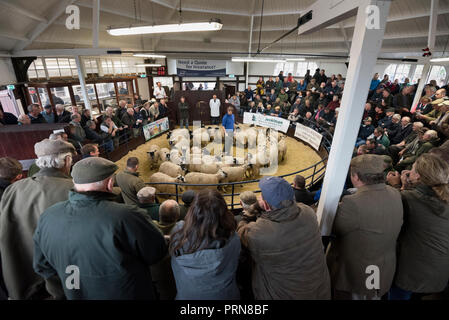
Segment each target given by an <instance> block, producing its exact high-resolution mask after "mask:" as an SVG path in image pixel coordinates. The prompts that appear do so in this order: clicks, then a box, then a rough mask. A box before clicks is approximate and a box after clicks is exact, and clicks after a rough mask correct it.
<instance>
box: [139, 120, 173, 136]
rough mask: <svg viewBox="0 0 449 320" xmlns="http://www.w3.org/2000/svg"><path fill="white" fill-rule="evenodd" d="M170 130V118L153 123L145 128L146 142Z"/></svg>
mask: <svg viewBox="0 0 449 320" xmlns="http://www.w3.org/2000/svg"><path fill="white" fill-rule="evenodd" d="M168 128H169V123H168V118H163V119H159V120H156V121H154V122H151V123H149V124H147V125H144V126H143V134H144V135H145V141H148V140H150V139H152V138H154V137H155V136H157V135H160V134H161V133H163V132H165V131H167V130H168Z"/></svg>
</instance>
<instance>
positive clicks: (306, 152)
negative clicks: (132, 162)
mask: <svg viewBox="0 0 449 320" xmlns="http://www.w3.org/2000/svg"><path fill="white" fill-rule="evenodd" d="M286 142H287V156H286V158H285V160H284V161H283V162H281V163H279V165H278V169H277V172H276V175H283V174H288V173H292V172H296V171H298V170H301V169H304V168H307V167H310V166H312V165H314V164H315V163H317V162H319V161H320V160H321V157H320V155H319V154H318V153H317V152H315V150H314V149H313V148H311V147H309V146H308V145H306V144H304V143H302V142H300V141H297V140H296V139H294V138H290V137H287V138H286ZM150 144H157V145H159V146H160V147H161V148H164V147H165V148H169V149H170V146H169V144H168V139H167V135H166V134H162V135H161V136H159V137H156V138H153V139H152V140H150V141H148V142H146V143H145V144H143V145H141V146H139V147H138V148H137V149H135V150H132V151H130V152H129V153H128V154H127V155H126V156H124V157H123V158H121V159H120V160H119V161H117V162H116V164H117V166H118V167H119V170H123V169H125V167H126V160H127V159H128V158H129V157H137V158H138V159H139V162H140V165H139V173H140V177H141V178H142V179H143V180H144V181H145V182H148V181H149V178H150V176H151V175H152V174H153V173H155V172H157V170H150V166H149V161H148V157H147V150H148V147H149V145H150ZM323 165H324V164H323V163H321V164H319V165H318V166H317V168H316V170H317V171H318V170H319V169H320V168H322V167H323ZM312 173H313V168H311V169H309V170H306V171H304V172H302V173H301V175H302V176H304V177H307V176H310V175H312ZM322 173H323V171H321V172H320V174H322ZM320 174H319V175H320ZM317 176H318V175H317ZM294 177H295V176H294V175H292V176H289V177H285V179H286V180H287V181H288V182H290V183H291V182H292V181H293V178H294ZM259 178H261V176H260V177H259ZM311 179H312V178H309V179H307V183H309V182H310V181H311ZM248 180H249V179H248ZM247 190H251V191H253V190H258V185H257V183H248V184H244V185H242V187H239V186H236V187H235V193H241V192H243V191H247ZM225 193H229V194H230V193H231V187H229V188H228V189H227V191H226V192H225ZM225 199H226V202H227V203H231V197H230V196H229V197H225ZM238 202H239V199H238V196H237V197H235V198H234V203H238Z"/></svg>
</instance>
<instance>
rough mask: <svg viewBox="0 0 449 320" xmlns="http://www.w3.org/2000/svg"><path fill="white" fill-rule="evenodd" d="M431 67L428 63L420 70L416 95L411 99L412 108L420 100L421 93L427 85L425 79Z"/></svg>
mask: <svg viewBox="0 0 449 320" xmlns="http://www.w3.org/2000/svg"><path fill="white" fill-rule="evenodd" d="M431 67H432V66H431V65H430V63H429V62H427V63H426V64H425V65H424V67H423V69H422V73H421V78H420V80H419V84H418V88H416V93H415V97H414V98H413V103H412V107H414V106H415V105H416V104H417V103H418V102H419V100H421V93H422V91H423V89H424V86H425V85H426V83H427V78H428V77H429V72H430V68H431Z"/></svg>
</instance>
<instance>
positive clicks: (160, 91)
mask: <svg viewBox="0 0 449 320" xmlns="http://www.w3.org/2000/svg"><path fill="white" fill-rule="evenodd" d="M153 94H154V97H155V98H156V100H157V101H158V102H159V100H160V99H165V98H166V97H167V95H166V94H165V89H164V87H162V84H161V83H160V82H157V83H156V88H154V92H153Z"/></svg>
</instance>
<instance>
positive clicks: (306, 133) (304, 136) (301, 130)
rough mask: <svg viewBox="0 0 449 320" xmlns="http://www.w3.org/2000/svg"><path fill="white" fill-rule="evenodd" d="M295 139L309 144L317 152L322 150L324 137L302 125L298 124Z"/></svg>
mask: <svg viewBox="0 0 449 320" xmlns="http://www.w3.org/2000/svg"><path fill="white" fill-rule="evenodd" d="M295 137H296V138H298V139H301V140H302V141H304V142H307V143H308V144H310V145H311V146H312V147H313V148H314V149H315V150H317V151H318V149H319V148H320V144H321V140H322V139H323V136H322V135H321V134H320V133H318V132H316V131H315V130H313V129H312V128H309V127H306V126H304V125H302V124H300V123H297V124H296V130H295Z"/></svg>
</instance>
